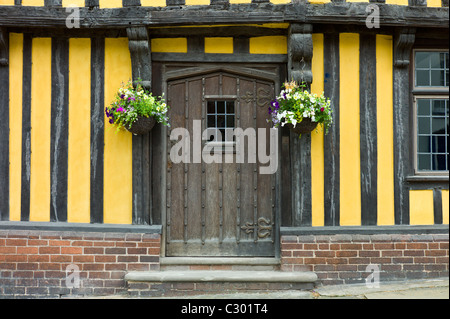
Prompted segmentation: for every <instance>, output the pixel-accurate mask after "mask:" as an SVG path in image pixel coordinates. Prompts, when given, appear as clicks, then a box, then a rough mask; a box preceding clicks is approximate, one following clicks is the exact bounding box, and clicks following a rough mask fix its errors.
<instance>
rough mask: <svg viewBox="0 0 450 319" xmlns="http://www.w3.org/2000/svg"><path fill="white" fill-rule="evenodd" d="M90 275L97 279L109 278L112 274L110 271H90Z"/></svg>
mask: <svg viewBox="0 0 450 319" xmlns="http://www.w3.org/2000/svg"><path fill="white" fill-rule="evenodd" d="M88 277H89V278H95V279H109V278H111V274H110V273H109V271H90V272H89V276H88Z"/></svg>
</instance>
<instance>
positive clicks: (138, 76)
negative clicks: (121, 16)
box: [127, 27, 152, 90]
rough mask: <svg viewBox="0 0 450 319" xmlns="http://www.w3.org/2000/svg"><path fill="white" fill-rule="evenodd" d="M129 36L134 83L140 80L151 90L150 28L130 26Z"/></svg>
mask: <svg viewBox="0 0 450 319" xmlns="http://www.w3.org/2000/svg"><path fill="white" fill-rule="evenodd" d="M127 36H128V47H129V49H130V55H131V71H132V76H133V83H136V81H138V80H140V83H141V84H142V86H143V87H144V88H146V89H147V90H151V87H152V61H151V51H150V41H149V36H148V30H147V28H146V27H133V28H128V29H127Z"/></svg>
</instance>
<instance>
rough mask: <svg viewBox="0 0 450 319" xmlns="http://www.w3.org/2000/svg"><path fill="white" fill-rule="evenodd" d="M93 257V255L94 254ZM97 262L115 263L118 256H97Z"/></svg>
mask: <svg viewBox="0 0 450 319" xmlns="http://www.w3.org/2000/svg"><path fill="white" fill-rule="evenodd" d="M92 257H93V256H92ZM95 262H97V263H98V262H100V263H115V262H116V256H111V255H109V256H95Z"/></svg>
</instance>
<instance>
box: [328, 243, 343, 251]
mask: <svg viewBox="0 0 450 319" xmlns="http://www.w3.org/2000/svg"><path fill="white" fill-rule="evenodd" d="M330 249H331V250H341V244H330Z"/></svg>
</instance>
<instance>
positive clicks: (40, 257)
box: [28, 255, 50, 262]
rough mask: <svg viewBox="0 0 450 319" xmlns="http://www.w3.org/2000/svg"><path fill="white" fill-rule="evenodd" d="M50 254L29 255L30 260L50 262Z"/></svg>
mask: <svg viewBox="0 0 450 319" xmlns="http://www.w3.org/2000/svg"><path fill="white" fill-rule="evenodd" d="M49 261H50V256H49V255H29V256H28V262H49Z"/></svg>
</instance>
